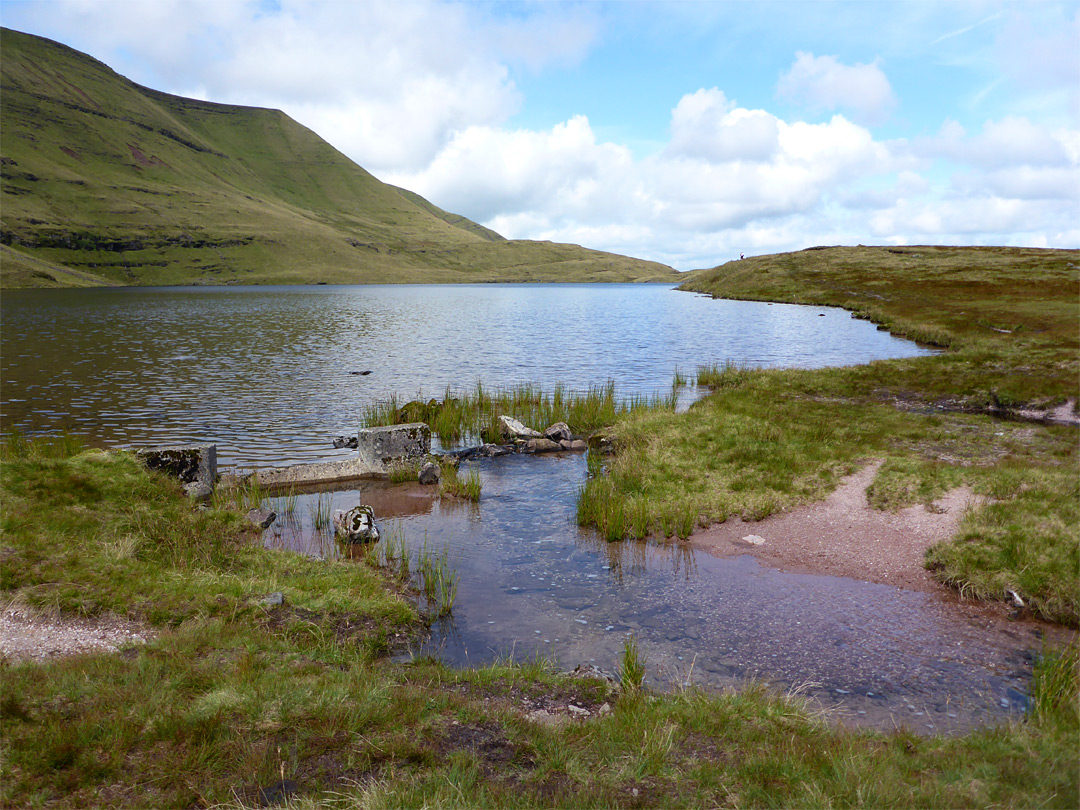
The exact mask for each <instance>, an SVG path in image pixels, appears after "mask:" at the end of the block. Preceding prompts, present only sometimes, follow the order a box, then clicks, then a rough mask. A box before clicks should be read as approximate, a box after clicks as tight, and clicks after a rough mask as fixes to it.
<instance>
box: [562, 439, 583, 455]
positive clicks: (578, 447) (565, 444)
mask: <svg viewBox="0 0 1080 810" xmlns="http://www.w3.org/2000/svg"><path fill="white" fill-rule="evenodd" d="M559 447H561V448H562V449H563V450H572V451H575V452H582V451H584V450H588V449H589V445H588V443H587V442H586V441H585V440H584V439H572V440H571V441H567V440H566V439H563V440H562V441H560V442H559Z"/></svg>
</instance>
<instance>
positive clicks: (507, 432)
mask: <svg viewBox="0 0 1080 810" xmlns="http://www.w3.org/2000/svg"><path fill="white" fill-rule="evenodd" d="M499 429H500V430H501V431H502V434H503V436H506V437H507V438H508V439H511V440H513V439H540V438H543V437H542V435H541V434H540V432H539V431H536V430H533V429H532V428H530V427H525V425H523V424H521V422H519V421H518V420H517V419H514V418H513V417H512V416H500V417H499Z"/></svg>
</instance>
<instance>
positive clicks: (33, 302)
mask: <svg viewBox="0 0 1080 810" xmlns="http://www.w3.org/2000/svg"><path fill="white" fill-rule="evenodd" d="M0 318H2V325H3V328H2V331H0V336H2V351H0V426H2V428H3V429H4V430H10V429H11V427H12V426H15V425H17V426H19V428H20V429H22V430H23V431H25V432H31V431H37V430H59V429H62V428H64V427H66V428H68V429H69V430H71V431H72V432H74V433H78V434H83V435H86V436H88V437H91V438H92V440H93V441H95V442H98V443H103V444H106V445H140V444H147V443H158V444H163V443H171V442H213V443H216V444H217V445H218V453H219V461H220V462H221V463H222V464H224V465H229V464H237V465H243V466H249V467H250V466H258V465H265V464H270V465H280V464H289V463H298V462H308V461H329V460H333V459H335V458H342V457H343V454H342V452H341V451H335V450H334V449H333V448H332V446H331V439H332V437H334V436H337V435H339V434H344V433H351V432H355V431H356V429H357V423H358V418H359V415H360V413H361V411H362V409H363V407H364V405H365V404H367V403H369V402H371V401H373V400H377V399H380V398H386V397H387V396H388V395H390V394H392V393H397V394H399V395H400V396H402V397H404V398H405V399H412V398H417V397H418V396H419V395H422V396H423V397H425V398H428V397H440V398H441V397H442V395H443V392H444V391H445V389H446V387H447V386H448V385H449V386H451V387H452V388H454V389H457V390H461V389H469V388H472V387H473V386H474V385H475V383H476V382H477V381H478V380H479V381H482V382H483V383H484V384H485V386H490V387H508V386H511V385H514V384H516V383H534V384H538V385H540V386H542V387H543V388H545V389H547V390H550V388H552V387H553V386H554V385H556V384H559V383H561V384H563V385H565V386H566V387H567V388H568V389H570V390H585V389H587V388H588V387H589V386H591V385H597V384H602V383H605V382H606V381H607V380H609V379H610V380H614V381H615V383H616V389H617V391H618V393H619V394H622V395H630V394H653V393H657V392H661V393H662V392H667V391H669V390H670V386H671V381H672V377H673V374H674V371H675V368H676V367H679V368H680V369H682V371H683V372H684V373H686V372H693V371H694V369H695V368H696V367H697V366H698V365H703V364H708V363H713V362H721V363H722V362H724V361H727V360H732V361H735V362H737V363H744V364H748V365H755V366H800V367H820V366H833V365H851V364H854V363H864V362H869V361H871V360H877V359H883V358H890V357H909V356H913V355H919V354H923V353H925V351H924V350H923V349H920V348H919V347H917V346H915V345H914V344H912V343H910V342H907V341H902V340H897V339H896V338H893V337H891V336H889V335H888V334H887V333H885V332H880V331H878V330H877V329H876V328H875V327H874V326H873V325H871V324H869V323H867V322H865V321H858V320H855V319H853V318H851V316H850V315H849V314H848V313H846V312H844V311H842V310H838V309H827V308H823V307H798V306H791V305H783V304H775V305H771V304H764V303H756V302H745V301H714V300H711V299H709V298H706V297H704V296H699V295H693V294H690V293H685V292H678V291H675V290H673V289H672V288H671V287H670V286H667V285H655V284H572V285H551V284H543V285H541V284H477V285H430V286H428V285H424V286H412V285H409V286H405V285H402V286H397V285H385V286H355V287H243V288H241V287H216V288H199V287H175V288H164V287H163V288H117V289H90V290H25V291H14V292H5V293H4V295H3V298H2V300H0ZM357 371H360V372H362V371H370V372H371V374H370V375H367V376H359V375H356V374H353V373H350V372H357ZM689 395H690V396H692V392H691V393H690V394H689Z"/></svg>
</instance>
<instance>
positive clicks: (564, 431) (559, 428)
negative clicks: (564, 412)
mask: <svg viewBox="0 0 1080 810" xmlns="http://www.w3.org/2000/svg"><path fill="white" fill-rule="evenodd" d="M544 438H545V439H551V440H552V441H553V442H559V441H568V442H569V441H573V439H574V434H573V433H571V432H570V426H569V425H568V424H566V422H556V423H555V424H554V425H552V426H551V427H549V428H548V429H547V430H545V431H544Z"/></svg>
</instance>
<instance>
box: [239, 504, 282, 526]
mask: <svg viewBox="0 0 1080 810" xmlns="http://www.w3.org/2000/svg"><path fill="white" fill-rule="evenodd" d="M246 517H247V519H248V523H251V524H252V525H253V526H258V527H259V528H260V529H269V528H270V524H271V523H273V522H274V521H275V520H277V513H276V512H273V511H271V510H269V509H267V508H266V507H265V506H257V507H255V508H254V509H249V510H248V513H247V515H246Z"/></svg>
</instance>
